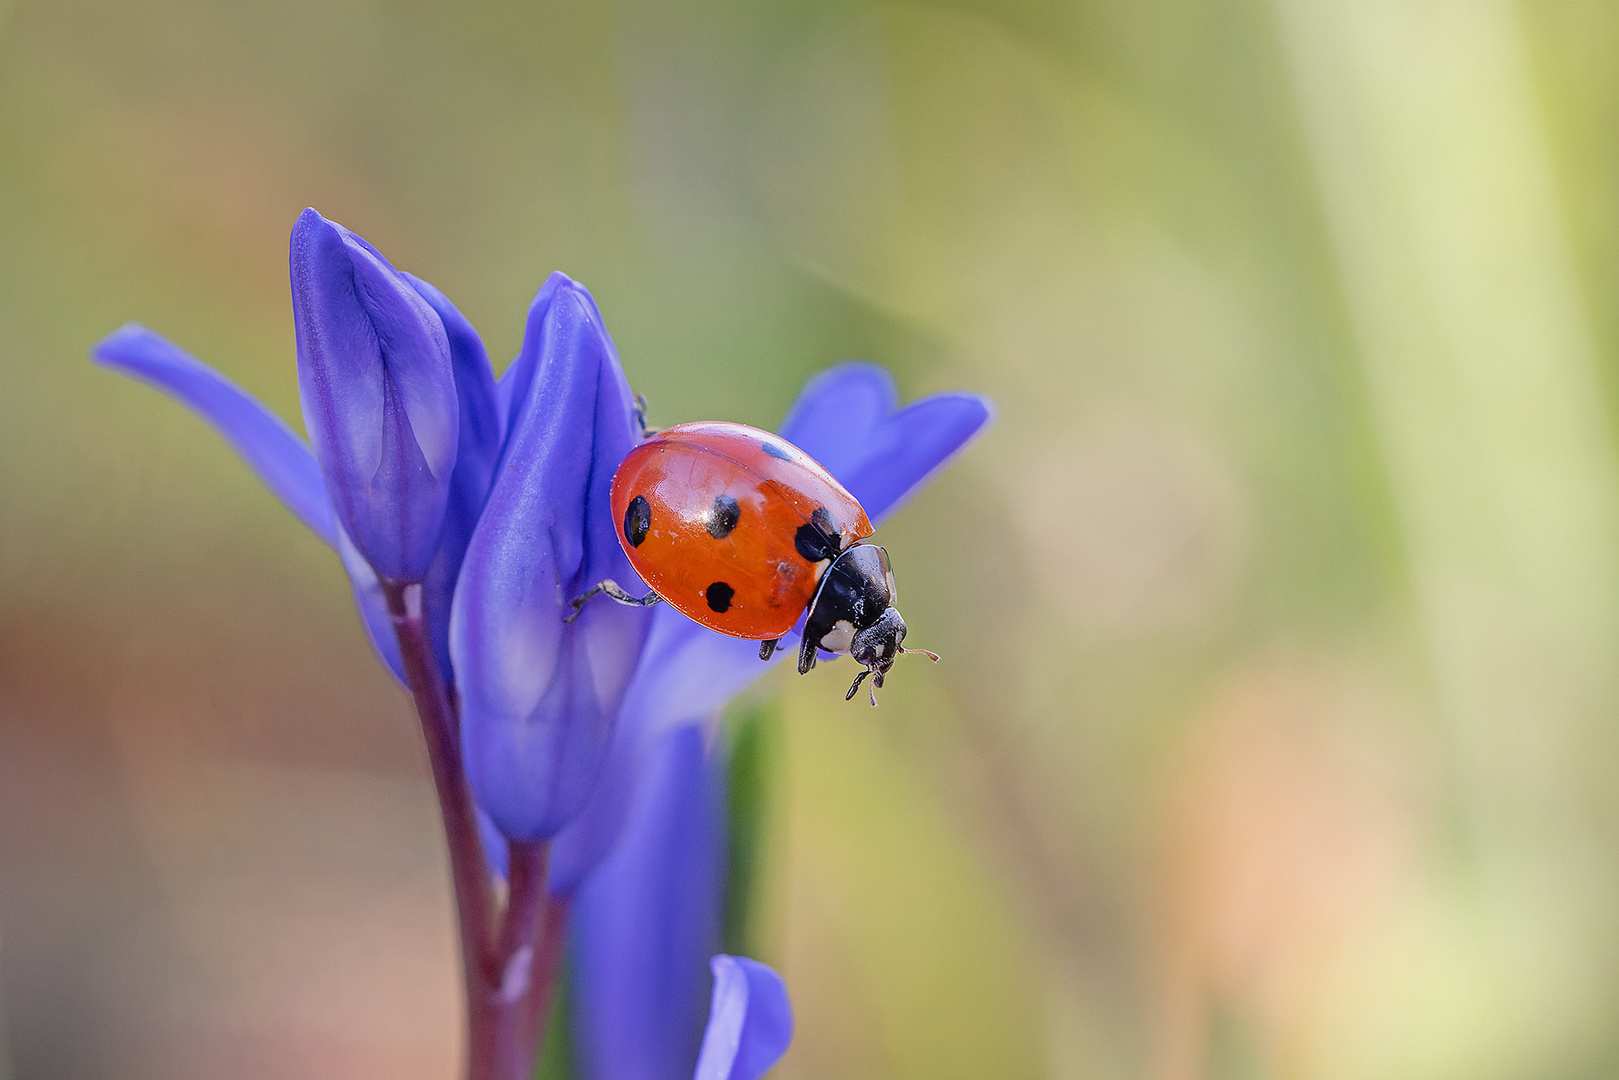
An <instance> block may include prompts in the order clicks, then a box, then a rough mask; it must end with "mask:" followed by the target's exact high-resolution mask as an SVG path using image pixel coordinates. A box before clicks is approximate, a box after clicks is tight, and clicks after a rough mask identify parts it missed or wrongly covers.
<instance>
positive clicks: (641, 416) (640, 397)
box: [635, 391, 658, 439]
mask: <svg viewBox="0 0 1619 1080" xmlns="http://www.w3.org/2000/svg"><path fill="white" fill-rule="evenodd" d="M646 410H647V404H646V395H645V394H643V393H641V392H640V391H637V392H636V394H635V420H636V423H638V424H640V425H641V438H643V439H644V438H646V437H647V436H648V435H656V434H657V433H658V429H657V428H654V427H647V423H646Z"/></svg>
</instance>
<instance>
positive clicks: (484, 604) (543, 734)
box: [450, 274, 651, 840]
mask: <svg viewBox="0 0 1619 1080" xmlns="http://www.w3.org/2000/svg"><path fill="white" fill-rule="evenodd" d="M501 390H502V393H503V394H509V395H510V403H511V415H510V419H509V422H508V427H507V437H506V444H505V448H504V450H503V452H502V454H501V457H500V461H499V463H498V465H497V467H496V469H495V479H494V485H493V487H492V488H491V489H490V492H489V498H488V501H487V503H486V504H485V506H484V510H483V514H482V517H481V518H480V519H479V521H478V525H477V528H476V529H475V530H474V532H473V534H472V540H471V542H470V544H469V545H468V547H467V553H466V558H465V561H464V562H463V563H462V566H461V575H460V579H459V581H458V584H457V586H456V590H455V604H454V608H453V610H452V613H451V618H450V654H451V657H452V658H453V662H454V667H455V678H456V685H457V689H458V690H459V692H460V696H461V735H462V740H461V741H462V750H463V754H464V757H465V761H466V769H467V778H468V780H469V782H470V783H471V784H472V790H473V793H474V794H475V795H476V797H477V800H478V805H479V806H480V807H482V808H483V810H484V811H485V812H486V813H487V814H488V815H489V817H490V818H491V820H493V822H494V823H495V825H496V827H498V828H499V830H500V831H501V833H503V834H504V835H505V836H507V837H508V838H511V839H515V840H542V839H549V838H551V837H553V836H555V835H556V834H557V832H558V831H560V830H561V829H562V827H563V826H564V825H566V824H567V823H568V822H569V821H570V820H571V819H573V818H574V817H575V816H576V815H577V814H578V813H579V811H580V810H581V808H582V807H583V806H584V805H585V802H586V800H587V799H588V798H589V797H590V794H591V792H592V790H593V789H594V788H595V787H596V783H597V780H598V777H599V775H600V773H601V770H602V766H603V763H604V762H605V760H606V757H607V752H608V749H609V747H610V746H611V742H612V733H613V726H614V723H615V721H616V719H617V716H618V711H619V705H620V703H621V702H622V700H623V696H624V690H625V687H626V686H628V684H629V680H630V676H631V674H632V673H633V672H634V670H635V665H636V662H637V661H638V659H639V657H640V651H641V644H642V642H643V640H644V639H645V637H646V633H647V629H648V627H649V626H650V623H651V615H650V612H648V611H645V610H639V609H633V608H626V607H621V606H619V605H617V604H589V605H586V607H585V609H584V611H583V612H582V613H581V614H580V616H579V617H578V619H576V620H575V621H574V622H572V623H564V622H563V621H562V620H563V616H564V614H566V613H567V612H568V611H570V610H571V608H570V607H569V601H570V600H571V599H572V598H574V597H576V596H579V595H580V594H582V593H583V592H585V590H587V589H588V588H590V586H592V585H594V584H595V583H596V582H598V581H600V580H602V579H603V578H613V579H614V580H616V581H619V582H621V583H624V584H626V585H632V586H633V585H634V584H635V583H636V582H638V580H639V579H637V578H636V576H635V573H634V571H633V570H631V568H630V565H629V560H628V559H626V558H625V556H624V553H623V550H622V549H621V548H620V547H619V544H618V538H617V536H616V535H615V533H614V530H613V522H612V515H611V514H610V513H609V512H608V509H607V507H608V494H609V490H610V488H611V485H612V478H613V472H614V470H615V469H616V468H617V467H618V463H619V461H620V460H622V458H623V457H624V455H625V454H626V453H628V452H629V450H630V448H631V447H632V446H634V445H635V443H636V442H637V441H638V440H639V439H640V424H639V421H638V420H637V418H636V415H635V399H634V395H633V394H632V393H631V392H630V388H629V384H628V383H627V382H625V380H624V373H623V371H622V370H621V369H620V368H619V363H618V354H617V352H616V351H615V350H614V348H613V343H612V339H611V338H609V337H608V335H607V331H606V329H605V328H604V327H603V326H602V320H601V315H600V313H599V312H598V311H597V310H596V304H595V301H593V300H592V299H591V298H590V294H589V293H588V292H586V291H585V290H584V289H583V288H582V287H580V286H579V285H577V284H575V283H574V282H573V281H570V280H569V279H568V278H566V277H565V276H563V275H561V274H553V275H552V276H551V278H550V280H549V281H547V282H546V284H545V287H544V288H542V289H541V290H540V292H539V294H538V295H537V296H536V297H535V299H534V303H533V305H532V307H531V308H530V310H529V320H528V327H527V331H526V334H525V336H524V341H523V348H522V351H521V353H519V355H518V358H517V360H516V361H515V362H514V364H513V366H512V369H511V370H510V371H508V372H507V373H506V375H505V376H504V377H503V379H502V387H501Z"/></svg>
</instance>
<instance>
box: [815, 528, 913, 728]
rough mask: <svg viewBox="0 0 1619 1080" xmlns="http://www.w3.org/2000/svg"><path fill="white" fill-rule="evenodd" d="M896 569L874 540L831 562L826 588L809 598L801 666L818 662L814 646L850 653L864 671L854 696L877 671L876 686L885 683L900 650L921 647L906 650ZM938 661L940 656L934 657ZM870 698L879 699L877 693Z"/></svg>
mask: <svg viewBox="0 0 1619 1080" xmlns="http://www.w3.org/2000/svg"><path fill="white" fill-rule="evenodd" d="M895 598H896V596H895V589H894V571H893V570H892V569H891V568H890V567H889V565H888V552H886V551H884V550H883V549H882V548H880V547H877V546H876V545H874V544H857V545H855V546H854V547H851V548H849V549H848V550H846V551H844V552H843V553H842V554H841V555H839V556H838V557H837V558H836V559H834V560H833V561H832V565H831V566H829V567H827V569H826V574H825V576H824V577H823V578H822V581H821V587H820V588H819V589H818V590H816V593H815V598H814V599H813V600H812V601H810V609H809V617H808V618H807V619H806V620H805V622H804V645H803V648H802V649H801V650H800V651H799V656H798V670H799V672H800V673H802V672H806V671H808V670H809V669H810V668H811V667H813V666H814V665H815V650H816V649H817V648H822V649H826V650H827V651H828V652H835V653H837V652H848V653H849V654H850V655H851V656H853V657H854V658H855V660H856V662H858V663H861V664H864V665H865V667H866V670H865V671H862V672H861V673H860V674H859V675H857V676H856V677H855V680H854V685H853V686H851V687H849V693H848V697H849V698H853V697H854V696H855V693H856V692H857V691H858V690H859V689H860V683H861V682H862V681H863V680H864V679H865V678H866V676H868V675H870V676H873V678H872V687H873V688H874V689H875V688H876V687H879V686H881V685H882V684H883V676H885V675H887V674H888V669H889V668H891V667H893V666H894V661H895V660H896V659H897V658H898V657H899V655H900V654H901V653H907V652H922V653H927V655H928V656H933V654H932V653H928V652H927V650H925V649H907V648H905V647H904V646H903V645H902V642H904V640H905V620H904V619H902V618H901V617H900V614H899V609H898V608H896V607H895V606H894V601H895ZM933 659H935V660H937V659H938V657H937V656H933ZM871 703H872V704H873V705H875V704H877V696H876V694H875V693H873V694H872V698H871Z"/></svg>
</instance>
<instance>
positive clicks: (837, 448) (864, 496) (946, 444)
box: [781, 362, 994, 523]
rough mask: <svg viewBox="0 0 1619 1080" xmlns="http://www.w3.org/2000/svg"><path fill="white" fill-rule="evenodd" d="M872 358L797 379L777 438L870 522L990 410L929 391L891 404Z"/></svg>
mask: <svg viewBox="0 0 1619 1080" xmlns="http://www.w3.org/2000/svg"><path fill="white" fill-rule="evenodd" d="M898 401H899V395H898V393H897V391H896V390H895V388H894V380H893V379H892V378H891V377H890V376H889V374H888V372H887V371H884V370H883V369H882V368H880V367H878V366H877V365H875V364H867V363H859V362H856V363H849V364H839V365H838V366H837V367H835V368H830V369H828V370H826V371H823V372H821V373H820V374H819V375H816V376H815V377H814V378H812V379H810V381H809V382H807V383H805V384H804V391H803V393H801V394H800V395H799V397H798V401H797V402H796V403H794V405H793V407H792V409H791V410H789V412H788V413H787V419H786V420H785V421H783V423H782V426H781V434H782V437H783V438H785V439H787V441H788V442H791V443H794V444H795V445H797V446H798V447H799V449H801V450H803V451H804V452H805V453H806V454H808V455H809V456H810V457H812V458H814V459H815V460H816V461H819V462H820V463H821V464H822V465H823V466H825V467H826V470H827V472H830V473H831V474H832V475H833V476H835V477H837V478H838V482H839V483H841V484H842V485H843V486H844V487H846V488H848V489H849V492H850V494H852V495H853V496H854V497H855V498H856V499H859V500H860V504H861V505H862V506H864V507H865V508H866V513H867V514H868V515H869V516H870V517H871V520H872V521H873V522H874V523H875V522H878V521H879V520H880V519H882V518H884V517H887V516H888V515H889V514H891V513H893V512H894V511H895V510H897V509H899V507H900V506H901V505H903V504H904V502H905V500H906V499H908V498H910V496H911V495H912V494H914V493H915V492H916V491H918V490H919V489H920V488H921V487H922V485H924V484H926V483H927V482H928V481H929V480H930V479H932V478H933V475H934V474H935V473H937V472H938V471H939V470H940V469H942V468H944V467H945V466H946V465H948V464H949V463H950V461H951V460H952V459H953V458H954V457H955V456H956V455H957V454H959V453H960V452H961V451H962V450H963V449H965V448H966V446H967V444H968V443H969V442H971V441H972V440H973V437H974V436H976V435H977V434H978V433H979V432H980V431H982V430H983V429H984V428H985V427H986V426H987V425H988V424H989V422H990V420H991V419H992V418H993V417H994V406H993V405H991V404H990V401H989V399H988V398H985V397H980V396H979V395H977V394H963V393H943V394H930V395H929V396H927V397H925V398H922V399H921V400H920V401H916V402H913V403H911V404H910V405H907V406H906V407H905V408H903V409H899V410H897V411H896V409H895V406H896V405H897V404H898Z"/></svg>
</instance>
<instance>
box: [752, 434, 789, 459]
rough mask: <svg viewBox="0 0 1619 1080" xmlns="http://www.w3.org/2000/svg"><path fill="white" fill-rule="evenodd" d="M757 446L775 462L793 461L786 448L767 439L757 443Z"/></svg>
mask: <svg viewBox="0 0 1619 1080" xmlns="http://www.w3.org/2000/svg"><path fill="white" fill-rule="evenodd" d="M759 446H760V448H761V449H763V450H764V452H765V453H767V454H769V455H770V456H771V457H773V458H775V459H776V460H777V461H791V460H793V455H791V454H789V453H788V452H787V449H786V447H784V446H782V445H781V444H780V443H774V442H771V441H770V440H769V439H763V440H761V441H760V442H759Z"/></svg>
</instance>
